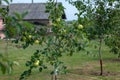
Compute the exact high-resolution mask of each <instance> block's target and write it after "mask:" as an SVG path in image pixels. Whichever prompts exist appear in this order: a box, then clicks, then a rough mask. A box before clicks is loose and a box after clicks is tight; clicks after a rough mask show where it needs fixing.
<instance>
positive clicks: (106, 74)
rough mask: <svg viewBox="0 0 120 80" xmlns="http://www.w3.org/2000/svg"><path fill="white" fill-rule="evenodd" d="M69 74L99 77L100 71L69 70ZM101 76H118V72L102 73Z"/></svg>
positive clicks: (119, 74)
mask: <svg viewBox="0 0 120 80" xmlns="http://www.w3.org/2000/svg"><path fill="white" fill-rule="evenodd" d="M69 73H71V74H76V75H93V76H101V75H100V71H95V70H87V69H86V70H85V69H74V70H71V71H70V72H69ZM102 76H120V72H110V71H104V72H103V75H102Z"/></svg>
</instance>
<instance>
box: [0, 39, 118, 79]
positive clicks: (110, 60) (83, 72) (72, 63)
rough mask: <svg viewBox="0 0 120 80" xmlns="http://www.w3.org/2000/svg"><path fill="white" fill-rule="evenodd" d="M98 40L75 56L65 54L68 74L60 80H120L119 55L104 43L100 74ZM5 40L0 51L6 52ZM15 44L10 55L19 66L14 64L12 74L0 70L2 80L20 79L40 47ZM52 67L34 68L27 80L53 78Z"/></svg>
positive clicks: (10, 46)
mask: <svg viewBox="0 0 120 80" xmlns="http://www.w3.org/2000/svg"><path fill="white" fill-rule="evenodd" d="M96 44H97V42H96V41H93V42H92V45H90V47H89V48H86V50H87V51H90V52H89V54H88V55H87V54H86V51H81V52H79V53H75V54H74V55H73V56H66V55H65V56H63V57H62V58H60V59H61V60H62V61H64V64H65V65H66V66H67V71H68V73H67V74H64V75H59V76H58V78H59V80H120V60H118V59H117V55H114V54H111V53H110V52H109V48H108V47H106V46H105V45H104V44H103V45H102V46H103V47H102V56H103V68H104V74H103V76H99V72H100V68H99V59H98V55H97V54H98V52H97V51H98V47H96V48H94V45H96ZM5 45H6V44H5V42H4V41H0V53H4V52H5V51H4V49H5ZM15 46H16V45H15V44H11V43H9V47H8V55H9V59H10V60H11V61H17V62H19V66H17V65H14V66H13V68H14V70H13V73H12V74H2V73H1V72H0V80H19V76H20V74H21V73H22V72H23V71H24V70H26V69H27V67H26V66H25V62H26V61H27V60H29V59H30V56H31V55H32V54H33V52H34V50H35V49H37V48H39V47H38V45H34V46H30V47H29V48H27V49H25V50H24V49H21V48H16V47H15ZM50 71H51V69H46V70H44V71H43V72H41V73H40V72H39V71H37V70H34V71H33V73H32V75H31V76H30V77H28V79H27V80H51V75H50Z"/></svg>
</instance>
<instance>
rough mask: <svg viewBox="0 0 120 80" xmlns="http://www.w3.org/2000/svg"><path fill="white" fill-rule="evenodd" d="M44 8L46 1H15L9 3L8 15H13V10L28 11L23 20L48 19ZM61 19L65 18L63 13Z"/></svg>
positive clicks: (18, 11) (20, 12)
mask: <svg viewBox="0 0 120 80" xmlns="http://www.w3.org/2000/svg"><path fill="white" fill-rule="evenodd" d="M45 10H46V3H15V4H10V6H9V15H13V13H14V12H17V13H19V14H22V13H24V12H28V14H27V15H26V16H25V17H24V20H29V19H33V20H34V19H48V17H49V13H46V12H45ZM63 19H66V16H65V15H63Z"/></svg>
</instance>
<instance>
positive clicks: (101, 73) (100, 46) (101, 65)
mask: <svg viewBox="0 0 120 80" xmlns="http://www.w3.org/2000/svg"><path fill="white" fill-rule="evenodd" d="M99 43H100V44H99V61H100V71H101V72H100V75H103V63H102V62H103V61H102V55H101V48H102V38H100V42H99Z"/></svg>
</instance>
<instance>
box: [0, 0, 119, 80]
mask: <svg viewBox="0 0 120 80" xmlns="http://www.w3.org/2000/svg"><path fill="white" fill-rule="evenodd" d="M65 1H66V2H68V3H69V4H70V5H71V6H74V7H75V8H76V9H77V10H78V13H76V14H75V15H76V16H77V20H75V21H71V22H70V23H68V22H67V21H65V20H64V19H62V15H63V14H64V10H65V7H64V6H63V5H62V4H61V3H59V2H58V1H57V0H48V1H47V3H46V13H49V20H50V21H51V25H45V26H46V27H41V28H40V29H36V25H34V24H32V23H29V22H27V21H23V18H24V17H25V16H26V15H27V12H25V13H23V14H19V13H14V15H15V16H9V14H8V11H9V10H8V9H9V5H10V4H11V2H12V0H2V1H0V5H2V3H5V4H7V7H6V8H4V9H3V8H0V15H1V16H2V18H3V19H4V23H5V30H4V31H3V33H4V34H5V35H6V36H5V39H2V40H0V43H1V45H2V42H4V43H6V48H5V51H4V52H5V54H2V53H1V52H0V58H1V59H0V68H1V72H2V73H3V74H5V73H7V72H8V73H9V74H11V73H12V72H14V70H15V69H14V66H15V64H17V65H19V61H18V62H16V61H13V60H12V59H9V55H10V54H9V44H10V43H11V44H12V45H17V47H19V48H20V49H18V52H19V51H21V48H22V49H23V51H26V52H25V53H24V55H29V58H25V60H24V61H23V62H26V63H25V64H24V65H19V66H24V69H23V71H22V72H21V74H19V80H26V79H28V80H30V76H32V75H34V74H35V72H34V71H35V70H37V71H39V73H44V71H46V70H48V73H49V74H51V80H59V75H61V77H62V75H66V74H67V73H69V71H68V72H67V70H68V69H70V68H71V66H66V61H65V60H64V58H65V59H70V58H72V57H74V56H75V59H73V61H72V62H71V63H73V64H74V63H78V62H80V63H81V64H82V63H84V64H85V63H87V62H88V63H89V62H90V61H93V60H90V59H92V58H94V57H92V56H91V55H93V53H94V54H95V55H97V57H95V58H97V60H99V62H98V61H96V63H98V64H97V67H99V68H100V70H99V71H98V73H97V71H96V73H97V74H99V76H101V77H102V75H103V76H104V75H105V74H106V73H105V71H106V70H104V66H105V67H106V65H107V63H106V62H105V63H104V58H108V57H110V58H113V57H114V56H116V55H115V54H117V55H118V57H120V45H119V44H120V37H119V35H120V18H119V12H120V11H119V10H120V1H119V0H65ZM49 27H51V28H52V33H51V34H49V33H48V32H47V28H49ZM0 32H2V29H0ZM11 38H14V39H13V40H11ZM9 40H10V41H9ZM94 44H95V48H94V47H93V45H94ZM0 49H1V48H0ZM28 49H29V50H30V54H28V53H27V50H28ZM104 49H107V51H108V53H109V54H111V52H113V53H115V54H111V55H112V57H111V56H109V54H106V53H103V52H104ZM92 51H94V52H93V53H91V52H92ZM109 51H111V52H109ZM15 53H17V52H15ZM77 53H79V54H77ZM86 53H87V54H86ZM76 55H80V56H76ZM85 55H86V58H85V59H86V60H83V57H84V56H85ZM89 55H90V56H91V57H88V56H89ZM10 56H11V57H12V55H10ZM106 56H107V57H106ZM19 58H20V57H19ZM77 58H78V60H77V61H76V62H74V60H76V59H77ZM88 58H90V59H88ZM115 58H116V59H118V58H117V57H115ZM26 59H27V60H26ZM82 60H83V62H82ZM87 60H88V61H87ZM118 60H119V59H118ZM67 61H69V60H67ZM80 63H79V66H77V68H81V67H82V65H81V64H80ZM103 63H104V64H105V65H104V64H103ZM67 64H68V63H67ZM111 64H112V63H111ZM68 65H70V64H68ZM80 65H81V66H80ZM98 65H99V66H98ZM73 66H74V65H73ZM89 66H90V67H89V69H94V68H91V66H92V67H93V64H89ZM118 66H120V64H119V63H118ZM67 67H68V68H67ZM95 67H96V66H95ZM114 67H115V66H114ZM83 69H84V67H83ZM86 69H87V68H86ZM110 69H111V67H110ZM110 69H107V70H110ZM118 69H119V68H118ZM71 71H72V70H70V72H71ZM39 73H38V74H39ZM81 73H82V71H81ZM109 73H110V71H108V73H107V74H109ZM94 74H95V73H94ZM116 74H117V73H116ZM118 74H119V71H118ZM110 75H111V74H110ZM11 76H12V75H11ZM95 76H96V75H95ZM69 77H70V76H69ZM38 78H39V79H36V80H42V79H41V76H39V77H38ZM17 79H18V78H17ZM46 79H47V78H46ZM83 79H84V78H83ZM83 79H82V78H81V79H76V80H83ZM104 79H105V78H104V77H103V80H104ZM106 79H107V78H106ZM108 79H109V78H108ZM112 79H113V78H112ZM112 79H111V80H112ZM117 79H120V76H118V77H117V78H116V79H115V80H117ZM47 80H48V79H47ZM61 80H62V79H61ZM65 80H66V79H65ZM67 80H68V79H67ZM70 80H73V79H70ZM84 80H88V79H87V78H86V77H85V79H84ZM90 80H94V79H92V78H91V79H90ZM100 80H102V79H100Z"/></svg>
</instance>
